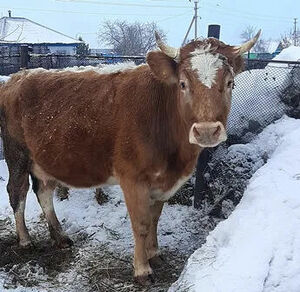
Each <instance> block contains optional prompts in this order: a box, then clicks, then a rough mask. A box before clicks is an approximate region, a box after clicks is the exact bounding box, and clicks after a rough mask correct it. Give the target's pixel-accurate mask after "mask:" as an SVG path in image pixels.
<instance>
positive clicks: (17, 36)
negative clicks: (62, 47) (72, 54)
mask: <svg viewBox="0 0 300 292" xmlns="http://www.w3.org/2000/svg"><path fill="white" fill-rule="evenodd" d="M0 43H19V44H44V43H46V44H51V43H52V44H74V43H80V41H78V40H76V39H75V38H72V37H69V36H67V35H65V34H63V33H60V32H58V31H56V30H53V29H51V28H48V27H46V26H44V25H41V24H38V23H36V22H34V21H31V20H29V19H27V18H23V17H2V18H0Z"/></svg>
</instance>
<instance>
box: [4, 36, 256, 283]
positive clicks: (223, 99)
mask: <svg viewBox="0 0 300 292" xmlns="http://www.w3.org/2000/svg"><path fill="white" fill-rule="evenodd" d="M258 35H259V34H258ZM258 35H257V36H256V37H255V38H254V39H253V40H250V41H249V42H247V43H246V44H244V45H242V46H239V47H234V46H229V45H226V44H224V43H223V42H220V41H218V40H216V39H212V38H209V39H205V40H197V41H193V42H191V43H189V44H187V45H186V46H184V47H182V48H181V49H174V48H171V47H169V46H167V45H166V44H164V43H163V42H162V41H161V40H160V38H159V36H157V44H158V47H159V48H160V49H161V50H159V51H152V52H150V53H148V55H147V64H144V65H141V66H138V67H136V68H134V69H129V70H125V71H123V72H117V73H112V74H99V73H97V72H95V71H86V72H80V73H75V72H53V71H52V72H50V71H46V70H44V71H42V70H38V71H37V70H35V71H30V70H29V71H24V72H21V73H18V74H15V75H13V76H12V77H11V79H10V80H9V81H8V82H7V83H6V84H4V85H2V87H1V88H0V90H1V92H0V98H1V108H0V110H1V112H0V123H1V130H2V135H3V140H4V150H5V157H6V161H7V164H8V168H9V182H8V185H7V190H8V193H9V196H10V203H11V206H12V208H13V211H14V215H15V220H16V229H17V234H18V239H19V244H20V245H21V246H22V247H26V246H28V245H30V244H31V241H30V237H29V234H28V231H27V228H26V225H25V220H24V208H25V200H26V195H27V191H28V187H29V175H31V177H32V181H33V190H34V192H35V193H36V194H37V197H38V200H39V203H40V205H41V207H42V209H43V212H44V214H45V217H46V219H47V222H48V225H49V229H50V234H51V238H52V239H53V241H54V242H55V243H56V244H57V245H58V246H67V245H69V244H71V243H72V242H71V240H70V239H69V238H68V237H67V235H66V234H65V233H64V232H63V231H62V228H61V225H60V223H59V221H58V220H57V217H56V214H55V211H54V208H53V202H52V193H53V190H54V188H55V186H56V185H57V183H58V182H60V183H63V184H65V185H69V186H73V187H86V188H89V187H94V186H99V185H102V184H105V183H118V184H120V185H121V187H122V190H123V192H124V196H125V201H126V205H127V208H128V212H129V214H130V219H131V223H132V229H133V234H134V239H135V250H134V270H135V277H136V278H137V279H138V280H139V281H141V282H144V281H146V280H147V279H148V277H149V276H151V274H152V269H151V267H150V264H149V263H151V262H154V261H155V260H158V259H159V249H158V244H157V223H158V219H159V216H160V214H161V211H162V208H163V204H164V202H165V201H166V200H168V199H169V198H170V197H171V196H172V195H173V194H174V193H175V191H176V190H177V189H178V188H179V187H180V186H181V185H182V184H183V183H184V182H185V181H186V180H187V179H188V178H189V177H190V175H191V174H192V172H193V169H194V166H195V163H196V160H197V156H198V155H199V153H200V151H201V150H202V149H203V148H204V147H214V146H216V145H218V144H219V143H220V142H222V141H224V140H226V130H225V128H226V122H227V116H228V113H229V109H230V104H231V91H232V85H233V79H234V76H235V75H236V74H237V73H239V72H240V71H241V68H242V63H243V60H242V57H241V54H243V53H244V52H245V51H248V50H249V49H250V48H251V47H252V46H253V45H254V43H255V42H256V41H257V38H258Z"/></svg>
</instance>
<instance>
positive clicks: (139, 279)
mask: <svg viewBox="0 0 300 292" xmlns="http://www.w3.org/2000/svg"><path fill="white" fill-rule="evenodd" d="M134 281H135V282H136V283H138V284H139V285H141V286H150V285H151V284H153V283H155V279H154V276H153V274H150V275H145V276H135V277H134Z"/></svg>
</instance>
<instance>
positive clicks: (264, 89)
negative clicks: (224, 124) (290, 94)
mask: <svg viewBox="0 0 300 292" xmlns="http://www.w3.org/2000/svg"><path fill="white" fill-rule="evenodd" d="M289 73H290V69H288V68H281V67H280V68H277V67H266V68H265V69H254V70H249V71H244V72H242V73H240V74H239V75H238V76H237V77H236V78H235V88H234V89H233V91H232V105H231V111H230V115H229V120H228V129H229V133H230V134H237V135H241V134H242V133H243V132H244V131H245V129H247V128H248V126H249V121H251V120H253V121H256V122H258V123H259V124H260V126H262V127H264V126H266V125H268V124H270V123H271V122H273V121H274V120H275V119H278V118H280V117H281V116H282V115H283V114H284V113H285V111H286V106H285V105H284V104H283V103H282V102H281V100H280V94H281V93H282V91H283V90H284V89H285V88H286V87H287V85H288V84H289ZM261 113H263V114H261Z"/></svg>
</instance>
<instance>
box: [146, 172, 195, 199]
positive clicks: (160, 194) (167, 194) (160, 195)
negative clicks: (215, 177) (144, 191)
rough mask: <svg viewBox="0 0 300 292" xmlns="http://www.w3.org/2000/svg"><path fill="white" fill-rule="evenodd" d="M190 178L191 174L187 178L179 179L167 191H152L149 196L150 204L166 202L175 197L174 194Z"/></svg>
mask: <svg viewBox="0 0 300 292" xmlns="http://www.w3.org/2000/svg"><path fill="white" fill-rule="evenodd" d="M191 176H192V173H191V174H190V175H188V176H184V177H181V178H179V179H178V180H177V182H175V184H174V185H173V186H172V187H171V188H170V189H168V190H166V191H163V190H161V189H159V188H157V189H153V190H152V191H151V194H150V201H151V203H153V202H155V201H163V202H165V201H167V200H169V199H170V198H171V197H172V196H174V195H175V193H176V192H177V191H178V190H179V189H180V187H181V186H182V185H183V184H184V183H185V182H186V181H187V180H188V179H189V178H190V177H191Z"/></svg>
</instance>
